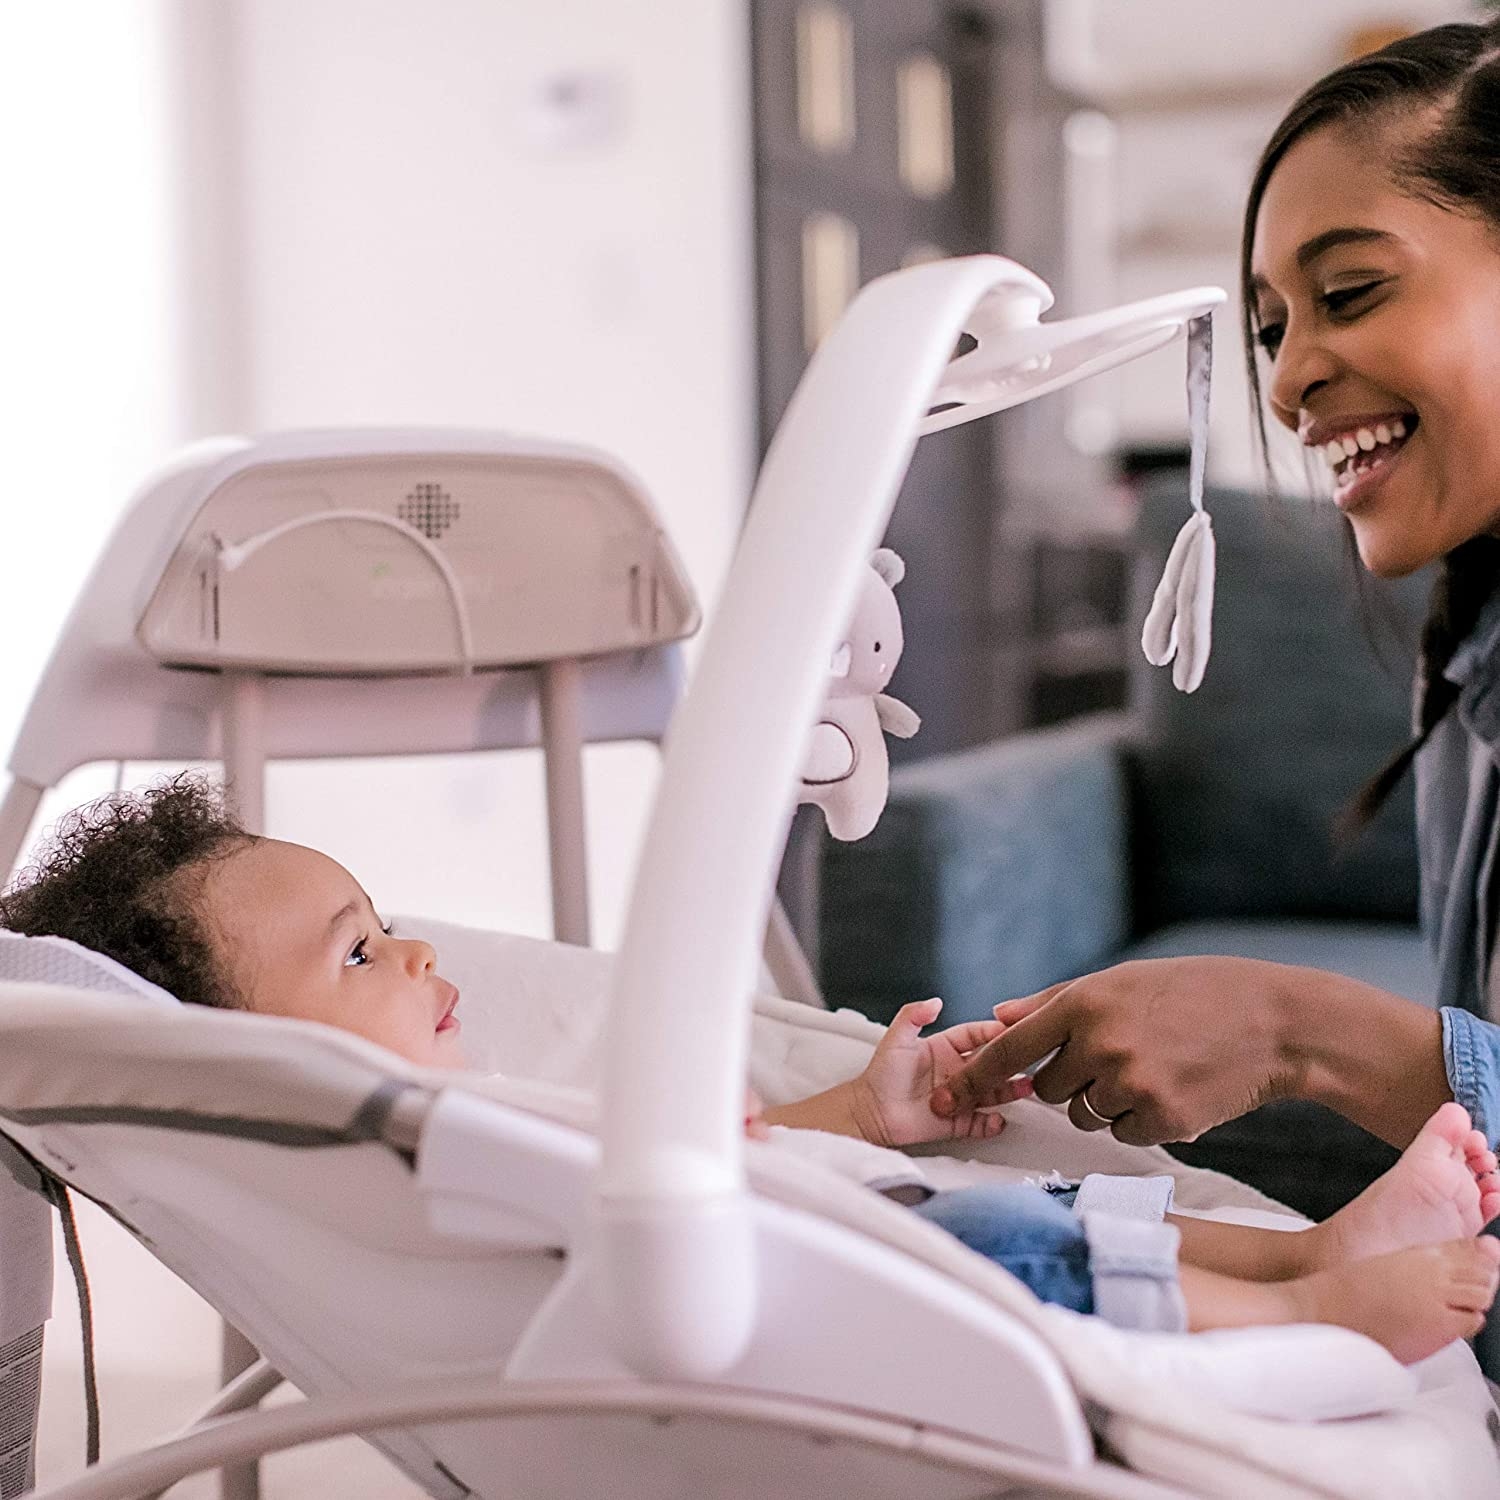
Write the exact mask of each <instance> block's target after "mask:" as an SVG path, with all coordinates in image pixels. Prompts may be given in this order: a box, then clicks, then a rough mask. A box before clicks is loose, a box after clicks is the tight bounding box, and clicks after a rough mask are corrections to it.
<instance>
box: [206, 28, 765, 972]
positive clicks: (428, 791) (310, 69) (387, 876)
mask: <svg viewBox="0 0 1500 1500" xmlns="http://www.w3.org/2000/svg"><path fill="white" fill-rule="evenodd" d="M744 10H745V7H744V5H743V3H742V0H713V3H706V0H663V3H658V4H652V5H649V6H644V5H619V4H613V3H610V0H560V3H555V4H550V5H546V6H534V5H522V4H519V3H498V4H497V3H495V0H429V3H425V4H423V5H421V6H414V5H412V4H410V3H409V0H319V3H318V4H316V5H307V4H303V3H301V0H249V3H238V4H235V5H234V6H232V7H231V8H230V13H231V24H230V26H229V28H228V36H229V40H230V46H229V48H228V50H227V56H228V57H229V58H230V59H231V66H232V67H233V68H234V73H233V76H232V78H231V79H230V80H228V83H229V93H230V95H231V97H233V98H234V100H235V106H234V109H233V111H232V114H231V116H230V119H231V121H232V123H233V124H234V125H237V139H232V140H228V141H226V142H225V148H226V150H227V151H228V152H229V153H230V159H229V160H228V161H227V162H226V163H225V169H226V171H227V172H228V173H229V175H230V177H231V178H232V179H233V180H235V181H236V182H237V185H238V195H239V196H238V206H237V209H236V210H235V212H236V213H237V217H238V224H239V229H240V232H241V235H242V237H241V239H240V241H239V245H238V250H237V254H238V256H239V259H240V267H239V270H240V278H241V281H240V285H241V287H242V296H243V301H242V304H241V306H240V307H239V309H238V311H237V313H236V315H235V317H233V318H227V319H225V320H224V321H225V326H232V325H233V324H234V322H235V321H236V318H237V319H238V321H239V323H240V326H241V327H242V328H243V332H244V337H245V343H244V347H243V349H242V351H241V353H242V357H243V375H242V378H241V382H240V384H241V386H242V389H243V393H244V394H243V408H244V409H243V410H242V411H241V412H240V413H239V417H238V420H239V421H240V422H241V423H242V424H243V425H245V426H247V427H250V428H267V427H284V426H307V425H319V424H325V423H345V422H349V423H379V422H393V423H414V422H416V423H425V422H431V423H439V424H442V423H458V424H474V425H480V426H488V427H500V428H507V429H512V430H515V431H518V432H529V433H538V434H545V435H549V436H556V437H561V438H567V439H576V440H582V441H586V442H590V443H594V444H597V445H598V446H600V447H602V448H604V449H607V450H609V451H610V452H613V453H614V454H616V455H618V456H619V457H621V458H622V459H623V460H624V461H625V462H626V463H627V464H628V465H629V466H631V467H633V468H634V469H635V470H636V471H637V473H638V474H639V475H640V476H641V477H642V478H643V479H644V481H645V483H646V486H647V489H648V491H649V492H650V493H651V494H653V495H654V497H655V498H656V500H657V502H658V503H659V505H660V506H661V509H662V512H663V514H664V517H665V520H666V524H667V527H668V529H669V531H670V532H671V533H672V535H673V536H674V538H675V539H676V541H677V543H678V545H679V547H680V548H681V550H682V552H683V554H684V557H685V560H686V562H687V565H688V568H689V570H690V572H691V573H692V575H693V577H694V579H695V581H696V583H697V585H698V587H699V589H700V590H701V591H702V592H703V593H704V594H705V595H706V596H708V597H710V598H711V597H712V595H713V594H714V593H715V592H716V590H717V586H718V584H719V582H720V579H721V577H722V575H723V572H724V568H725V565H726V561H727V557H728V553H729V550H730V548H731V545H732V541H733V538H734V535H735V533H736V530H737V527H738V523H739V518H740V515H741V513H742V510H743V506H744V502H745V499H746V497H747V494H748V489H749V483H750V478H751V466H752V460H753V446H752V445H753V426H752V422H753V411H754V399H753V346H752V323H751V287H752V272H751V244H750V165H749V164H750V141H749V123H748V99H747V78H746V73H747V70H748V60H747V58H748V21H747V19H746V16H745V14H744ZM569 90H573V91H574V92H575V93H577V92H580V91H581V92H582V93H583V95H584V96H585V98H589V97H592V98H595V99H596V100H597V101H598V103H597V107H594V108H589V107H583V108H581V109H569V108H568V107H566V102H565V101H566V97H567V95H568V91H569ZM560 95H561V96H563V99H564V103H562V104H559V103H558V98H559V96H560ZM505 761H506V762H507V763H506V764H503V765H502V764H496V763H495V761H494V760H493V758H492V759H491V761H490V762H489V763H488V764H471V765H463V764H460V763H451V762H450V763H445V764H443V765H425V764H422V765H419V764H411V765H402V766H397V765H392V764H389V763H387V764H382V765H379V766H372V767H369V768H362V769H358V770H346V769H335V768H332V767H328V766H313V767H299V768H287V769H285V770H281V771H279V772H278V773H276V774H274V775H273V779H272V782H271V788H270V798H269V804H268V818H269V822H270V826H271V829H272V831H273V832H279V833H282V834H284V835H286V836H288V837H293V838H298V839H301V840H305V841H307V842H311V843H315V844H319V845H321V846H323V847H325V848H327V849H328V850H329V851H330V852H332V853H334V854H335V855H337V856H338V857H340V858H342V859H344V860H345V862H346V863H348V864H349V865H350V866H351V868H353V869H354V870H355V871H356V873H357V874H358V875H359V876H360V878H361V879H362V880H363V881H364V882H365V884H366V885H367V887H368V888H369V889H370V890H371V892H372V894H374V895H375V899H376V900H377V902H379V903H381V904H382V905H383V906H385V907H386V908H388V909H398V910H400V909H404V910H413V909H417V910H424V911H431V912H439V913H442V914H445V915H449V916H453V917H456V918H459V919H466V920H472V921H478V922H485V923H488V924H491V925H499V926H506V927H510V928H513V929H519V930H527V931H535V932H546V931H547V930H548V916H547V912H548V906H547V898H546V890H545V863H544V860H543V858H542V851H543V849H544V839H543V824H542V811H541V801H540V773H539V770H538V768H537V766H536V765H535V764H534V762H533V761H532V758H531V757H524V758H518V757H506V758H505ZM654 777H655V758H654V753H652V752H649V751H645V750H642V749H619V750H610V751H606V752H596V753H594V754H592V755H591V757H590V763H589V813H590V817H591V820H592V824H593V829H592V831H593V832H594V833H595V834H597V835H598V842H597V845H596V850H597V857H596V859H595V862H594V865H593V870H592V875H593V879H594V886H595V897H596V908H597V915H598V936H599V937H600V938H601V939H603V940H605V941H607V942H609V941H613V940H614V939H615V938H616V937H617V935H618V929H619V917H620V910H621V904H622V900H623V896H624V893H625V890H626V887H627V884H628V878H629V873H630V870H631V867H632V865H633V861H634V857H635V849H636V844H637V841H638V838H639V834H640V831H641V824H642V818H643V815H644V811H645V807H646V804H647V801H648V799H649V796H650V793H651V791H652V788H653V785H654Z"/></svg>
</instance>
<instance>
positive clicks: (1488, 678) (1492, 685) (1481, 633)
mask: <svg viewBox="0 0 1500 1500" xmlns="http://www.w3.org/2000/svg"><path fill="white" fill-rule="evenodd" d="M1443 676H1444V677H1446V678H1447V679H1448V681H1449V682H1451V683H1453V684H1454V685H1455V686H1457V687H1458V688H1460V689H1461V692H1460V693H1459V698H1458V713H1459V717H1460V718H1461V719H1462V720H1463V722H1464V726H1465V727H1466V728H1467V729H1468V730H1469V732H1470V733H1471V734H1475V735H1477V736H1478V737H1479V738H1480V739H1482V740H1484V741H1485V742H1486V743H1487V744H1489V745H1494V744H1495V743H1496V742H1497V741H1500V589H1497V590H1496V591H1495V592H1494V593H1492V594H1491V595H1490V597H1489V598H1488V599H1486V600H1485V602H1484V607H1483V608H1482V609H1481V610H1480V611H1479V618H1478V620H1476V621H1475V624H1474V629H1473V630H1472V631H1470V632H1469V635H1468V637H1467V639H1466V640H1465V641H1464V643H1463V645H1461V646H1460V647H1459V648H1458V650H1457V651H1455V652H1454V653H1453V656H1452V659H1451V660H1450V661H1449V663H1448V665H1447V666H1446V667H1445V668H1444V669H1443Z"/></svg>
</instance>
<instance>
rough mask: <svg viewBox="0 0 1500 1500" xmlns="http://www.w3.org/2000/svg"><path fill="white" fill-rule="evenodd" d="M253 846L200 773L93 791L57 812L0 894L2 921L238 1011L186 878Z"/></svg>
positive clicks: (197, 1000)
mask: <svg viewBox="0 0 1500 1500" xmlns="http://www.w3.org/2000/svg"><path fill="white" fill-rule="evenodd" d="M254 842H255V838H254V835H252V834H250V833H248V832H246V830H245V829H244V828H243V827H241V825H240V824H239V823H238V822H237V821H236V820H235V818H234V816H233V815H232V814H231V813H230V812H229V811H228V809H227V808H226V807H225V805H224V799H223V796H222V794H221V793H220V792H219V790H218V789H217V788H216V787H215V786H214V785H213V784H212V783H211V782H210V781H209V780H208V778H207V777H206V776H204V775H202V774H201V773H195V772H184V773H183V774H182V775H179V776H174V777H172V778H171V779H170V780H168V781H165V782H162V783H161V784H160V785H158V786H154V787H151V788H149V789H147V790H145V791H139V792H120V793H116V794H115V795H114V796H111V797H101V798H100V799H99V800H98V801H97V802H91V803H89V804H88V805H87V806H85V807H80V808H77V809H75V810H74V811H73V812H71V813H69V814H68V815H67V816H66V817H65V818H63V819H62V821H61V822H60V823H59V824H58V825H57V827H56V829H55V830H54V831H53V833H52V835H51V837H50V838H49V839H48V841H47V842H46V844H44V845H43V847H42V848H41V849H40V850H39V851H38V853H37V856H36V860H35V862H34V863H33V864H30V865H28V866H27V867H26V868H25V869H23V870H21V871H20V872H19V873H18V874H17V876H16V878H15V880H14V881H12V882H11V884H10V885H9V886H8V887H7V888H6V889H5V890H4V891H3V892H0V928H6V929H8V930H9V931H11V932H19V933H23V934H25V935H26V936H28V937H63V938H69V939H71V940H72V941H73V942H75V943H80V944H82V945H83V946H84V947H85V948H92V949H93V950H94V951H95V952H96V953H104V954H107V955H108V956H109V957H110V958H112V959H114V960H115V961H116V962H117V963H122V964H124V965H125V967H126V968H127V969H131V970H133V971H134V972H135V973H137V974H139V975H140V976H141V978H142V979H149V980H150V981H151V982H152V983H153V984H158V985H160V986H161V987H162V988H163V989H164V990H166V991H167V992H168V993H169V994H172V995H175V996H176V997H177V998H178V999H179V1000H183V1001H186V1002H188V1003H189V1004H193V1005H215V1006H222V1007H238V1006H239V1005H241V1003H242V1002H241V999H240V997H239V996H238V995H237V994H236V992H235V989H234V986H233V984H232V983H231V982H230V979H229V976H228V974H227V972H226V971H225V968H224V966H223V965H222V964H221V963H220V962H219V959H218V956H217V954H216V952H215V948H214V944H213V942H212V939H211V935H210V934H209V932H208V931H207V930H206V928H205V925H204V923H203V920H202V919H201V917H200V916H199V915H198V913H197V912H196V910H195V906H196V901H195V897H196V894H197V889H198V883H197V881H196V880H194V879H193V874H194V873H195V872H196V873H198V874H200V875H201V874H202V873H206V872H205V871H204V869H203V867H204V866H206V865H207V864H208V863H209V862H210V861H212V860H216V859H220V858H223V857H224V856H225V855H228V854H233V853H234V852H235V851H236V850H238V849H242V848H245V847H246V846H247V845H249V844H252V843H254Z"/></svg>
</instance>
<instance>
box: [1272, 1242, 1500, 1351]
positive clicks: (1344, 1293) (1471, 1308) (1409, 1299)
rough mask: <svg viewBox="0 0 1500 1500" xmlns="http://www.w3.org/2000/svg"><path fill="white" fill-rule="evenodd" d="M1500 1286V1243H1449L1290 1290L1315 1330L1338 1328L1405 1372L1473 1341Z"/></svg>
mask: <svg viewBox="0 0 1500 1500" xmlns="http://www.w3.org/2000/svg"><path fill="white" fill-rule="evenodd" d="M1497 1285H1500V1240H1495V1239H1491V1238H1490V1237H1488V1236H1483V1237H1481V1238H1479V1239H1462V1240H1450V1241H1448V1242H1447V1243H1446V1244H1442V1245H1419V1246H1416V1247H1415V1248H1413V1249H1409V1250H1398V1251H1396V1252H1395V1254H1393V1255H1377V1256H1375V1257H1374V1258H1373V1259H1370V1260H1361V1261H1359V1262H1357V1263H1356V1264H1354V1265H1346V1266H1339V1267H1337V1268H1336V1269H1334V1270H1330V1271H1317V1272H1315V1273H1314V1274H1313V1275H1311V1276H1306V1277H1303V1278H1302V1279H1301V1280H1300V1281H1292V1282H1287V1283H1285V1285H1284V1290H1285V1291H1286V1292H1287V1293H1288V1294H1289V1296H1290V1297H1291V1299H1292V1302H1293V1305H1294V1306H1295V1307H1297V1308H1298V1309H1299V1315H1300V1317H1301V1319H1302V1320H1304V1321H1306V1322H1310V1323H1337V1324H1339V1325H1340V1326H1342V1327H1344V1328H1352V1329H1354V1331H1355V1332H1356V1333H1363V1334H1365V1335H1367V1336H1368V1337H1370V1338H1372V1339H1374V1340H1375V1341H1376V1342H1377V1343H1379V1344H1383V1345H1385V1347H1386V1348H1387V1349H1389V1350H1390V1351H1391V1353H1392V1354H1394V1355H1395V1356H1396V1358H1397V1359H1399V1360H1400V1361H1401V1362H1402V1363H1403V1364H1407V1365H1410V1364H1415V1363H1416V1362H1417V1361H1418V1360H1419V1359H1426V1358H1427V1356H1428V1355H1429V1354H1436V1353H1437V1351H1438V1350H1439V1349H1442V1348H1445V1347H1446V1346H1447V1345H1448V1344H1451V1343H1452V1342H1453V1341H1454V1339H1466V1338H1472V1337H1473V1336H1474V1335H1475V1334H1476V1333H1478V1332H1479V1330H1480V1328H1481V1327H1483V1325H1484V1315H1485V1312H1486V1311H1487V1310H1488V1309H1489V1305H1490V1303H1491V1302H1493V1301H1494V1300H1495V1289H1496V1286H1497Z"/></svg>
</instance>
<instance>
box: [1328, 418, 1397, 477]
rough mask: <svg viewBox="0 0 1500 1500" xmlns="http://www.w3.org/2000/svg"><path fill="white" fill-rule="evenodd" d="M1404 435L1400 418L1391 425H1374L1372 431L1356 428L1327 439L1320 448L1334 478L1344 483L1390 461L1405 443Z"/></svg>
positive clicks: (1385, 423) (1381, 423)
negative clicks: (1379, 464)
mask: <svg viewBox="0 0 1500 1500" xmlns="http://www.w3.org/2000/svg"><path fill="white" fill-rule="evenodd" d="M1407 433H1408V428H1407V425H1406V422H1405V421H1404V420H1403V419H1402V418H1401V417H1397V418H1396V419H1395V420H1394V421H1392V422H1377V423H1376V424H1375V426H1373V427H1360V428H1357V429H1356V430H1355V431H1353V432H1346V433H1344V434H1343V435H1342V436H1341V437H1336V438H1330V439H1329V440H1328V441H1327V442H1326V443H1324V444H1323V456H1324V457H1325V458H1326V459H1327V460H1328V466H1329V467H1330V468H1331V469H1332V470H1333V472H1334V476H1335V478H1337V479H1339V480H1341V481H1343V482H1345V483H1347V482H1348V481H1349V480H1351V479H1353V478H1354V476H1355V475H1356V474H1362V473H1364V472H1365V471H1366V470H1367V469H1372V468H1374V466H1375V465H1376V464H1378V463H1383V462H1385V460H1386V459H1388V458H1390V457H1391V456H1392V455H1393V454H1394V453H1395V451H1396V449H1397V448H1399V447H1400V446H1401V444H1402V443H1404V442H1405V441H1406V437H1407Z"/></svg>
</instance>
